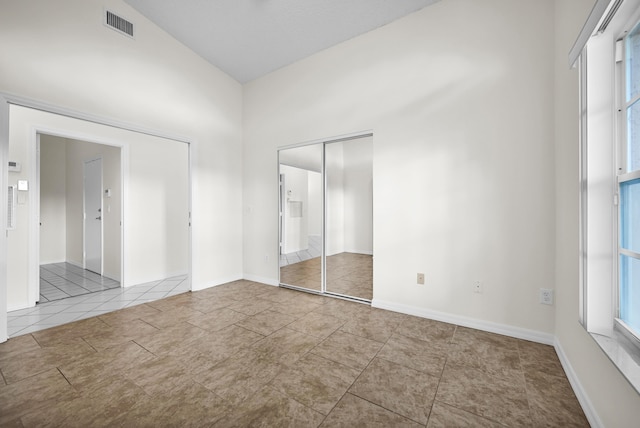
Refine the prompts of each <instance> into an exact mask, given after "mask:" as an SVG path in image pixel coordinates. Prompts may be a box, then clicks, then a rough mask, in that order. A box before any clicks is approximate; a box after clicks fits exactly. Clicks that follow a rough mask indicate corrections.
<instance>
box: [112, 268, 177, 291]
mask: <svg viewBox="0 0 640 428" xmlns="http://www.w3.org/2000/svg"><path fill="white" fill-rule="evenodd" d="M188 274H189V272H188V271H185V270H180V271H175V272H168V273H166V274H164V275H162V276H161V277H160V278H158V277H153V278H152V277H149V278H144V279H137V280H135V284H132V283H131V282H133V281H129V280H127V282H126V284H124V285H121V286H122V288H129V287H135V286H136V285H142V284H148V283H150V282H156V281H164V280H165V279H168V278H173V277H176V276H181V275H188ZM111 279H113V278H111Z"/></svg>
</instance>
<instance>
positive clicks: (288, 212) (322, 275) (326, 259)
mask: <svg viewBox="0 0 640 428" xmlns="http://www.w3.org/2000/svg"><path fill="white" fill-rule="evenodd" d="M372 143H373V140H372V136H371V134H367V135H360V136H357V137H351V138H343V139H336V140H329V141H323V142H319V143H315V144H310V145H306V146H300V147H293V148H285V149H281V150H280V151H279V155H278V156H279V177H280V205H279V206H280V225H279V229H280V284H281V285H283V286H288V287H295V288H301V289H304V290H307V291H312V292H316V293H326V294H332V295H339V296H341V297H348V298H353V299H358V300H364V301H371V299H372V297H373V167H372V165H373V144H372Z"/></svg>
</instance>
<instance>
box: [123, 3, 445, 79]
mask: <svg viewBox="0 0 640 428" xmlns="http://www.w3.org/2000/svg"><path fill="white" fill-rule="evenodd" d="M437 1H438V0H180V1H169V0H160V1H159V0H125V2H126V3H128V4H129V5H131V6H132V7H133V8H135V9H136V10H138V11H139V12H140V13H141V14H142V15H144V16H145V17H147V18H148V19H149V20H151V21H153V22H154V23H155V24H156V25H158V26H159V27H160V28H162V29H164V30H165V31H166V32H168V33H169V34H171V35H172V36H173V37H174V38H176V39H177V40H179V41H180V42H182V43H183V44H184V45H186V46H187V47H189V48H190V49H191V50H193V51H194V52H196V53H197V54H198V55H200V56H201V57H203V58H204V59H206V60H207V61H209V62H210V63H211V64H213V65H215V66H216V67H218V68H220V69H221V70H223V71H224V72H226V73H227V74H229V75H230V76H232V77H233V78H234V79H236V80H238V81H239V82H241V83H245V82H248V81H251V80H253V79H256V78H258V77H261V76H264V75H265V74H268V73H270V72H271V71H274V70H277V69H279V68H281V67H284V66H286V65H288V64H291V63H294V62H296V61H298V60H300V59H302V58H305V57H307V56H310V55H312V54H314V53H316V52H319V51H321V50H323V49H326V48H329V47H331V46H334V45H336V44H338V43H341V42H343V41H345V40H348V39H351V38H353V37H356V36H358V35H360V34H363V33H366V32H368V31H371V30H373V29H375V28H378V27H381V26H383V25H385V24H388V23H390V22H392V21H394V20H396V19H398V18H401V17H403V16H405V15H408V14H410V13H413V12H416V11H418V10H420V9H422V8H424V7H426V6H429V5H430V4H433V3H435V2H437Z"/></svg>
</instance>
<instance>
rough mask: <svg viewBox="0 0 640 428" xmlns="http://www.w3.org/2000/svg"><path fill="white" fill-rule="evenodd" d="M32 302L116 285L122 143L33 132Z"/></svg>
mask: <svg viewBox="0 0 640 428" xmlns="http://www.w3.org/2000/svg"><path fill="white" fill-rule="evenodd" d="M36 151H37V168H38V171H37V175H38V178H37V182H38V183H37V190H38V192H39V195H38V196H39V197H38V202H39V204H38V205H39V217H38V225H39V229H38V231H39V237H40V239H39V262H38V269H39V283H38V285H39V290H38V292H37V295H38V302H39V303H45V302H50V301H54V300H60V299H66V298H69V297H75V296H80V295H84V294H89V293H95V292H98V291H104V290H108V289H112V288H118V287H120V286H121V275H122V262H121V260H122V239H121V231H120V229H121V224H122V220H123V219H122V206H123V204H122V148H121V147H117V146H109V145H105V144H97V143H91V142H87V141H80V140H75V139H71V138H64V137H60V136H55V135H49V134H44V133H39V134H38V136H37V148H36Z"/></svg>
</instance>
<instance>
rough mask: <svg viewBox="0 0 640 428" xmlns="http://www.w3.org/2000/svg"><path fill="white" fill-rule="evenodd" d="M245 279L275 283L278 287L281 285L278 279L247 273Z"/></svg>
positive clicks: (262, 282) (268, 283) (269, 283)
mask: <svg viewBox="0 0 640 428" xmlns="http://www.w3.org/2000/svg"><path fill="white" fill-rule="evenodd" d="M244 279H246V280H247V281H253V282H259V283H261V284H267V285H274V286H276V287H277V286H278V285H279V284H278V280H277V279H272V278H267V277H264V276H258V275H252V274H247V273H245V274H244Z"/></svg>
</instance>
